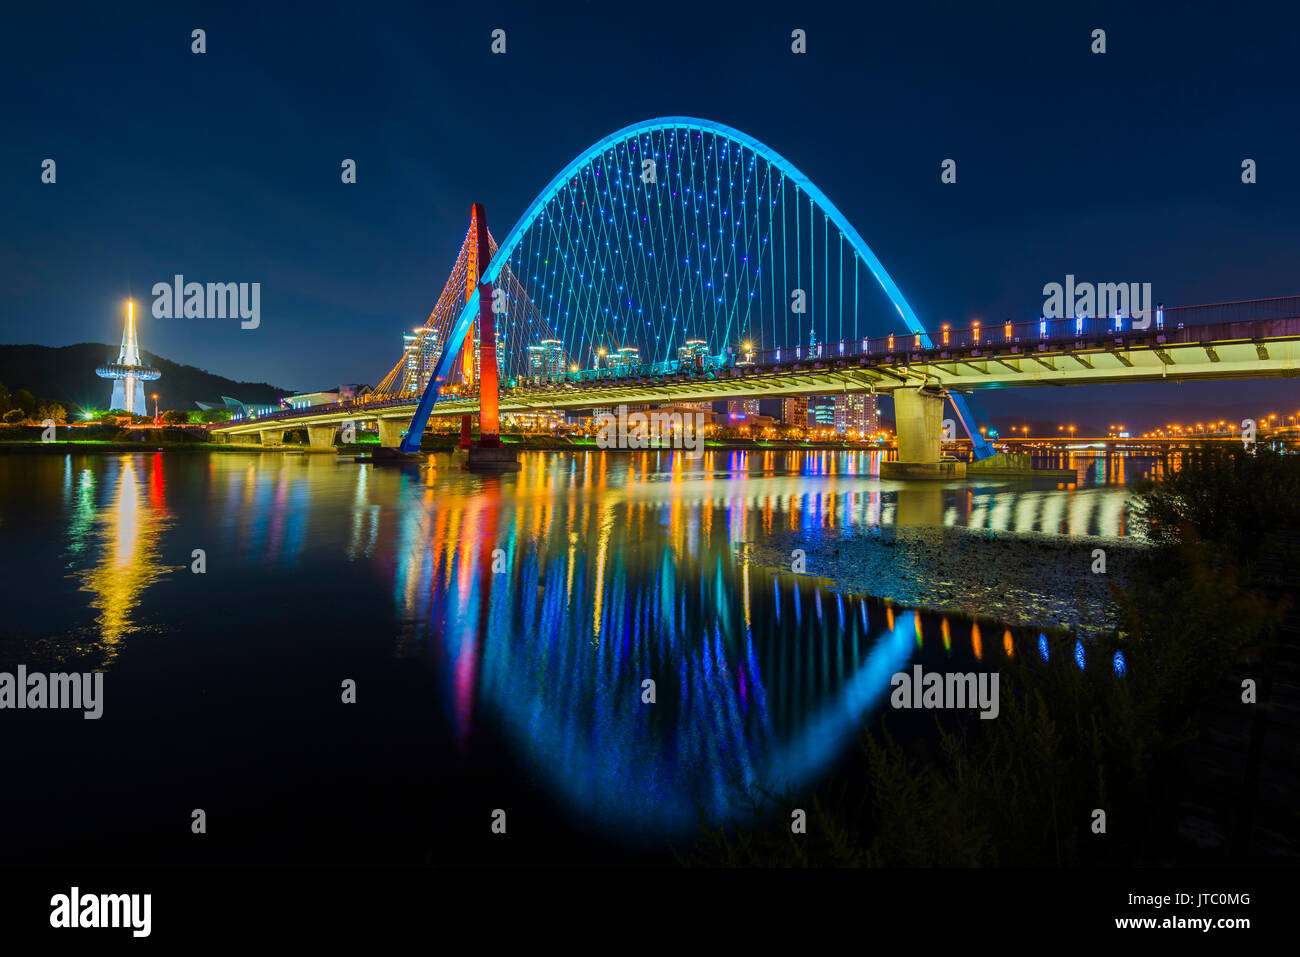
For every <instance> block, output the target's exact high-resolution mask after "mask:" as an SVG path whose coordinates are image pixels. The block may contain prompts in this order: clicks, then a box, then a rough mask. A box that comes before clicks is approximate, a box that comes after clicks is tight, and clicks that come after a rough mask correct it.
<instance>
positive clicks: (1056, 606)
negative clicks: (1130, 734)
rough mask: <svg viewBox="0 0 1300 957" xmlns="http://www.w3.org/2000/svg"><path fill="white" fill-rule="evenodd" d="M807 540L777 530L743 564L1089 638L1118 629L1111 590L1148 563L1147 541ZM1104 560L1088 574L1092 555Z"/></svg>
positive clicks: (900, 531) (881, 533) (967, 534)
mask: <svg viewBox="0 0 1300 957" xmlns="http://www.w3.org/2000/svg"><path fill="white" fill-rule="evenodd" d="M826 534H827V533H826V532H825V531H824V530H823V531H822V532H821V537H820V538H819V539H818V540H815V541H809V540H808V538H807V536H804V535H801V534H800V533H799V532H797V531H788V530H779V529H774V530H773V531H772V532H771V533H770V534H769V535H768V536H767V537H766V539H765V540H764V541H761V542H749V543H746V544H745V546H744V552H745V556H746V560H748V561H751V562H753V563H755V564H758V565H762V566H768V567H774V568H783V569H785V570H789V569H790V568H791V563H792V558H791V555H792V553H793V552H794V551H795V550H796V549H798V550H800V551H802V552H803V560H804V562H805V563H806V564H805V570H806V572H807V574H810V575H817V576H820V577H823V578H826V579H828V580H829V581H831V582H832V583H833V587H834V589H835V590H837V591H841V592H844V593H845V594H857V595H870V596H872V597H874V598H880V599H886V600H888V601H891V602H893V603H895V604H897V605H900V606H903V607H907V608H915V609H918V610H922V611H929V612H935V613H938V614H942V613H945V612H958V613H960V614H963V615H968V616H971V617H976V618H979V617H986V618H993V619H996V620H998V621H1000V622H1003V623H1005V624H1008V625H1017V626H1023V627H1031V628H1043V629H1063V630H1067V631H1076V630H1077V631H1082V632H1085V633H1093V632H1100V631H1113V630H1116V629H1117V628H1119V627H1120V624H1121V622H1120V608H1119V606H1118V604H1117V603H1116V601H1115V597H1114V591H1113V589H1114V588H1116V587H1118V588H1120V589H1126V588H1128V587H1130V585H1131V584H1132V579H1133V573H1134V569H1135V568H1136V567H1137V566H1138V565H1139V564H1140V563H1141V562H1143V561H1145V560H1146V557H1145V553H1146V552H1147V551H1148V547H1147V545H1146V543H1145V542H1144V541H1141V540H1134V541H1132V542H1117V541H1114V540H1108V539H1102V538H1099V537H1092V536H1080V537H1077V538H1062V537H1060V536H1057V535H1046V534H1034V535H1024V534H1015V533H996V532H990V531H989V530H987V529H969V528H960V527H952V528H949V527H937V528H936V527H932V526H906V525H890V526H878V527H874V528H870V529H861V530H859V529H849V530H847V531H841V532H839V533H838V534H836V533H834V532H832V533H831V535H832V537H831V538H830V540H826V539H825V536H826ZM1097 548H1101V549H1103V550H1104V551H1105V553H1106V566H1105V567H1106V571H1105V573H1094V572H1093V571H1092V568H1093V566H1094V564H1095V563H1096V558H1095V557H1094V554H1093V552H1094V550H1095V549H1097Z"/></svg>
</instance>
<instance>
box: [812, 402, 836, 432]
mask: <svg viewBox="0 0 1300 957" xmlns="http://www.w3.org/2000/svg"><path fill="white" fill-rule="evenodd" d="M808 428H810V429H832V430H833V429H834V428H835V397H834V396H832V395H814V396H811V397H809V399H808Z"/></svg>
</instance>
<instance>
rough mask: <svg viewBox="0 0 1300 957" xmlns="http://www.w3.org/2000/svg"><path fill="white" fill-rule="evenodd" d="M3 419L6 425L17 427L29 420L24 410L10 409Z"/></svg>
mask: <svg viewBox="0 0 1300 957" xmlns="http://www.w3.org/2000/svg"><path fill="white" fill-rule="evenodd" d="M3 418H4V421H5V424H6V425H17V424H18V423H20V422H22V421H23V420H24V419H25V418H27V414H26V413H25V412H23V410H22V409H10V410H9V411H8V412H6V413H5V414H4V416H3Z"/></svg>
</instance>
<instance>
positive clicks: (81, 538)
mask: <svg viewBox="0 0 1300 957" xmlns="http://www.w3.org/2000/svg"><path fill="white" fill-rule="evenodd" d="M68 461H69V466H68V469H67V471H66V473H65V475H66V481H65V499H66V500H68V501H69V502H70V503H71V505H72V520H71V523H70V529H69V549H70V551H71V552H72V553H73V554H77V553H80V552H82V551H84V550H85V549H86V548H87V545H88V544H90V541H91V540H92V539H93V545H94V546H97V547H98V552H99V554H98V558H97V559H96V560H95V563H94V564H93V565H91V566H90V567H89V568H87V569H85V570H83V571H82V572H81V573H80V579H81V588H82V590H83V591H89V592H91V593H92V595H93V597H92V598H91V601H90V607H91V608H93V609H94V610H95V611H96V612H97V615H96V618H95V624H96V626H97V629H98V632H99V640H100V644H101V646H102V648H103V651H104V659H103V660H104V663H105V665H107V664H108V663H109V662H111V661H112V660H113V659H114V658H116V656H117V653H118V650H119V647H118V646H119V643H120V642H121V641H122V639H123V638H124V637H126V636H127V635H129V634H130V633H132V632H133V631H134V630H135V629H136V627H137V626H136V625H134V624H133V623H132V620H131V615H132V612H133V611H134V610H135V609H136V607H137V606H138V605H139V604H140V601H141V599H142V597H143V592H144V590H145V589H146V588H148V587H149V585H151V584H152V583H153V582H155V581H157V580H158V579H160V578H162V577H163V576H164V575H166V574H168V573H169V572H170V569H169V568H167V567H166V566H164V565H163V564H162V563H161V562H160V561H159V558H158V550H159V544H160V540H161V537H162V534H163V531H164V529H165V528H166V527H167V525H168V524H169V519H170V516H169V514H168V511H167V503H166V481H165V479H164V477H163V467H162V455H161V453H157V454H155V455H152V456H132V455H123V456H120V457H117V458H115V459H114V460H113V461H112V462H111V463H110V464H109V467H108V468H107V469H106V470H105V475H104V483H103V485H104V491H105V495H106V502H105V504H104V506H103V507H101V508H100V509H98V511H96V510H95V507H94V501H95V498H94V495H95V479H94V474H93V472H92V471H91V470H90V469H83V470H81V471H80V472H79V473H78V474H77V476H76V480H75V482H74V480H73V471H72V469H71V465H70V462H71V457H69V460H68Z"/></svg>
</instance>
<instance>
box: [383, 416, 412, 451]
mask: <svg viewBox="0 0 1300 957" xmlns="http://www.w3.org/2000/svg"><path fill="white" fill-rule="evenodd" d="M406 426H407V421H406V419H380V420H379V445H380V446H381V447H382V448H385V449H395V448H397V447H398V446H400V445H401V444H402V433H403V432H405V431H406Z"/></svg>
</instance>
